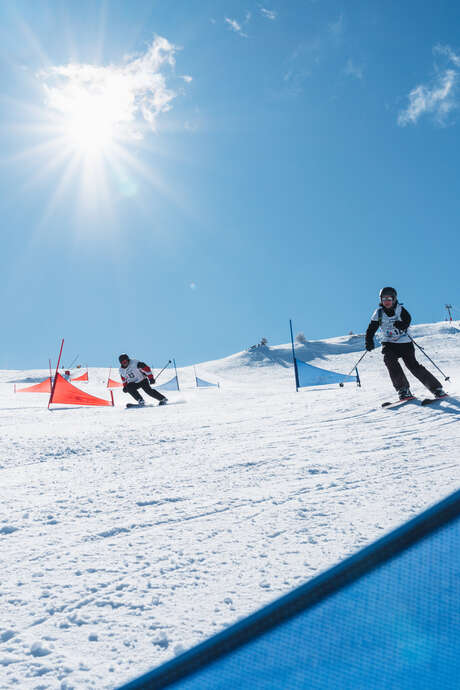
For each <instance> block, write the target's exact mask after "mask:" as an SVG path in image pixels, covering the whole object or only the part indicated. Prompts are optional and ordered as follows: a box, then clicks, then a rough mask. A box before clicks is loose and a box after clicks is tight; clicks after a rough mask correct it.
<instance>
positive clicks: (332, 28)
mask: <svg viewBox="0 0 460 690" xmlns="http://www.w3.org/2000/svg"><path fill="white" fill-rule="evenodd" d="M343 30H344V22H343V14H341V15H340V17H339V18H338V19H337V20H336V21H335V22H332V23H331V24H329V32H330V33H331V34H332V35H333V36H341V35H342V34H343Z"/></svg>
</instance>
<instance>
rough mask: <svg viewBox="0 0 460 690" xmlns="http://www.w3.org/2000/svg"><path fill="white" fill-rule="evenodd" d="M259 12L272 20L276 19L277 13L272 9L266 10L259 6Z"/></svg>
mask: <svg viewBox="0 0 460 690" xmlns="http://www.w3.org/2000/svg"><path fill="white" fill-rule="evenodd" d="M260 13H261V14H262V15H263V16H264V17H265V18H266V19H271V20H272V21H273V20H275V19H276V17H277V13H276V12H275V11H274V10H267V8H266V7H261V8H260Z"/></svg>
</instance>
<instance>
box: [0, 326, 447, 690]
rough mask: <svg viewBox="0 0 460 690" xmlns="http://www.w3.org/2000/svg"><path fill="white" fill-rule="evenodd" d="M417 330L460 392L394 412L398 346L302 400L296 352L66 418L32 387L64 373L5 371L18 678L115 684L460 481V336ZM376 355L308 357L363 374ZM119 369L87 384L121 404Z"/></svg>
mask: <svg viewBox="0 0 460 690" xmlns="http://www.w3.org/2000/svg"><path fill="white" fill-rule="evenodd" d="M411 332H412V335H413V336H414V337H415V338H416V339H417V342H419V343H420V345H421V346H422V347H424V348H425V349H426V351H427V352H428V353H429V354H430V356H432V357H433V358H434V359H435V361H436V362H437V363H438V365H439V366H440V367H441V369H443V370H444V371H446V372H447V373H448V374H449V375H450V376H451V379H452V380H451V382H450V383H449V384H446V385H447V387H448V389H449V391H450V392H451V393H452V395H453V397H452V398H450V399H449V400H445V401H442V402H439V403H436V404H435V405H434V406H431V407H427V408H422V407H420V406H419V405H417V404H409V405H407V406H406V407H405V408H404V409H401V410H391V409H389V410H384V409H382V408H381V407H380V403H381V402H382V401H383V400H387V399H393V398H394V392H393V391H392V388H391V385H390V383H389V379H388V376H387V374H386V371H385V369H384V366H383V362H382V357H381V355H380V352H379V351H376V352H374V353H371V354H369V355H367V356H366V358H365V359H364V361H363V363H362V366H361V367H360V374H361V377H362V382H363V387H362V388H361V389H359V388H357V387H356V386H354V385H353V384H347V385H346V386H345V387H344V388H339V387H338V386H328V387H321V388H316V389H308V390H302V391H300V392H299V393H296V392H295V388H294V379H293V372H292V357H291V352H290V346H289V345H283V346H278V347H273V348H266V349H261V348H258V349H256V350H255V351H251V352H247V351H245V352H241V353H238V354H235V355H232V356H230V357H227V358H225V359H223V360H217V361H214V362H207V363H203V364H198V365H197V374H198V376H200V377H201V378H204V379H207V380H209V381H219V382H220V384H221V388H220V390H218V389H203V390H194V389H193V387H192V386H193V381H194V378H193V368H192V367H186V368H184V369H180V370H179V377H180V381H181V384H182V385H183V387H184V389H183V390H182V391H181V392H177V393H168V397H169V399H170V401H171V402H176V403H178V404H175V405H172V404H171V405H169V406H167V407H163V408H157V407H148V408H146V409H143V410H130V411H127V410H125V409H124V403H125V402H126V400H127V396H125V395H124V394H123V393H122V392H121V391H119V390H115V391H114V396H115V399H116V407H115V408H76V409H75V408H67V409H66V408H62V409H56V410H54V411H52V412H49V411H48V410H47V407H46V405H47V396H46V395H44V394H16V395H15V394H14V393H13V383H14V382H16V383H17V384H18V387H20V386H19V382H23V383H24V385H30V384H31V383H34V382H36V381H38V380H41V379H43V378H46V376H47V374H48V372H47V370H43V371H26V372H12V371H3V372H0V431H1V440H0V498H1V514H0V566H1V571H0V572H1V578H0V688H2V689H3V688H13V687H20V688H21V689H23V688H24V689H32V688H35V689H38V688H40V689H45V688H52V689H57V688H60V689H61V690H69V689H70V688H99V689H100V688H114V687H116V686H117V685H118V684H120V683H121V682H123V681H126V680H128V679H130V678H132V677H133V676H136V675H138V674H140V673H142V672H144V671H146V670H147V669H149V668H150V667H152V666H155V665H158V664H159V663H161V662H163V661H165V660H166V659H168V658H169V657H171V656H172V655H174V654H176V653H178V652H179V651H182V650H183V649H186V648H188V647H190V646H191V645H193V644H195V643H197V642H199V641H201V640H203V639H204V638H205V637H208V636H209V635H212V634H213V633H215V632H217V631H219V630H221V629H222V628H223V627H224V626H226V625H228V624H230V623H232V622H234V621H236V620H237V619H238V618H240V617H243V616H245V615H247V614H248V613H250V612H252V611H254V610H255V609H257V608H259V607H260V606H261V605H263V604H265V603H267V602H268V601H270V600H271V599H273V598H275V597H277V596H279V595H280V594H283V593H285V592H287V591H288V590H290V589H291V588H293V587H295V586H297V585H298V584H300V583H302V582H305V581H306V580H308V579H309V578H310V577H312V576H313V575H315V574H317V573H318V572H319V571H322V570H324V569H325V568H327V567H329V566H331V565H333V564H334V563H337V562H338V561H340V560H341V559H342V558H343V557H344V556H346V555H348V554H350V553H353V552H355V551H356V550H357V549H359V548H361V547H362V546H364V545H365V544H367V543H369V542H370V541H372V540H374V539H375V538H377V537H380V536H381V535H382V534H383V533H384V532H386V531H388V530H390V529H392V528H394V527H396V526H397V525H399V524H401V523H402V522H404V521H406V520H407V519H408V518H409V517H411V516H413V515H414V514H416V513H418V512H419V511H421V510H423V509H424V508H426V507H427V506H428V505H430V504H432V503H434V502H436V501H437V500H438V499H440V498H441V497H443V496H445V495H447V494H448V493H450V492H451V491H453V490H454V489H456V488H458V487H459V485H460V466H459V461H458V446H459V440H460V424H459V421H460V387H459V384H458V381H459V378H460V365H459V361H458V351H459V345H460V330H459V329H458V327H457V328H451V327H450V326H449V325H448V324H445V323H440V324H426V325H419V326H415V327H414V328H412V329H411ZM362 348H363V337H362V336H345V337H341V338H334V339H330V340H325V341H317V342H309V343H307V344H306V346H301V347H299V348H298V350H297V356H298V357H299V358H301V359H304V360H305V361H309V362H310V363H311V364H317V365H318V366H321V367H324V368H330V369H333V370H336V371H341V372H344V373H348V371H349V370H350V369H351V368H352V366H353V364H354V363H355V362H356V360H357V359H358V358H359V356H360V353H361V351H362ZM135 354H137V355H138V356H141V355H142V353H135ZM418 355H420V357H419V358H420V361H423V363H424V364H425V363H427V362H426V360H424V357H423V355H422V354H421V353H420V352H418ZM107 374H108V369H92V368H90V370H89V376H90V382H89V384H86V385H85V384H81V388H82V389H84V390H87V391H88V392H92V393H94V394H96V395H100V396H102V397H108V395H107V390H106V389H105V387H104V386H105V382H106V380H107ZM168 378H169V376H168V374H167V372H165V374H164V375H163V376H162V378H161V380H160V381H166V380H167V379H168ZM412 381H413V379H412V378H411V383H412ZM413 391H414V393H416V394H419V395H420V396H421V397H424V395H425V392H424V389H423V388H422V387H421V386H420V385H419V384H418V382H415V381H414V385H413Z"/></svg>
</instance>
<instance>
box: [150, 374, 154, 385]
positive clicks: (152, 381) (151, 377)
mask: <svg viewBox="0 0 460 690" xmlns="http://www.w3.org/2000/svg"><path fill="white" fill-rule="evenodd" d="M149 383H150V385H151V386H153V384H154V383H155V379H154V378H153V376H149Z"/></svg>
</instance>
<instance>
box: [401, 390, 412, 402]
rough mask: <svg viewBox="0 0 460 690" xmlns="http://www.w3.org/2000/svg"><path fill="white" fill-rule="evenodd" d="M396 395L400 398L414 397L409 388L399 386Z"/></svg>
mask: <svg viewBox="0 0 460 690" xmlns="http://www.w3.org/2000/svg"><path fill="white" fill-rule="evenodd" d="M398 396H399V399H400V400H410V399H411V398H413V397H414V396H413V395H412V393H411V392H410V388H401V390H399V391H398Z"/></svg>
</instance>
